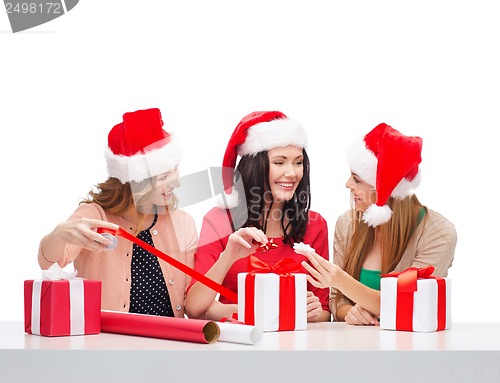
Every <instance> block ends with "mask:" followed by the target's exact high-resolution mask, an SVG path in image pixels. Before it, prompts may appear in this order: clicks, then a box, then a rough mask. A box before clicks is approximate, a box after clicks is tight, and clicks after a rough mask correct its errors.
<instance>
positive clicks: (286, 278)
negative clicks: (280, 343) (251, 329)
mask: <svg viewBox="0 0 500 383" xmlns="http://www.w3.org/2000/svg"><path fill="white" fill-rule="evenodd" d="M301 270H302V267H301V265H300V264H299V263H297V262H295V261H294V260H293V259H290V258H285V259H282V260H280V261H279V262H278V263H276V264H275V265H269V264H267V263H266V262H264V261H262V260H261V259H259V258H257V257H256V256H254V255H250V256H249V257H248V274H247V276H246V278H245V318H244V321H245V324H248V325H255V278H256V276H257V274H263V273H275V274H278V275H279V276H280V279H279V280H280V287H279V325H278V331H285V330H294V329H295V276H294V275H293V274H291V273H297V272H300V271H301Z"/></svg>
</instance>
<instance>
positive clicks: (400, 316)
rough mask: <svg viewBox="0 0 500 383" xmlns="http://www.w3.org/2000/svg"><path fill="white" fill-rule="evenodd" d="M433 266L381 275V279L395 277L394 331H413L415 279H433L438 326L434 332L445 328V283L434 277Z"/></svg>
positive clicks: (411, 268)
mask: <svg viewBox="0 0 500 383" xmlns="http://www.w3.org/2000/svg"><path fill="white" fill-rule="evenodd" d="M433 272H434V267H433V266H430V265H429V266H426V267H421V268H417V267H410V268H408V269H406V270H403V271H400V272H392V273H389V274H382V275H381V276H382V277H396V278H398V282H397V297H396V330H402V331H413V299H414V294H415V291H417V279H435V280H436V281H437V284H438V297H437V301H438V325H437V329H436V331H440V330H444V329H445V328H446V283H445V280H444V279H443V278H441V277H434V276H432V273H433Z"/></svg>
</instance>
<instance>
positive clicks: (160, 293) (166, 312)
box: [130, 215, 174, 317]
mask: <svg viewBox="0 0 500 383" xmlns="http://www.w3.org/2000/svg"><path fill="white" fill-rule="evenodd" d="M157 219H158V215H156V216H155V219H154V221H153V223H152V224H151V226H150V227H149V228H147V229H146V230H143V231H141V232H140V233H139V235H138V236H137V238H139V239H141V240H143V241H144V242H146V243H148V244H150V245H151V246H154V245H153V238H152V237H151V232H150V229H151V228H152V227H153V226H154V225H155V224H156V221H157ZM131 267H132V287H131V288H130V312H131V313H140V314H150V315H162V316H168V317H173V316H174V312H173V310H172V304H171V303H170V297H169V295H168V290H167V286H166V285H165V278H163V273H162V271H161V268H160V264H159V263H158V258H156V256H154V255H153V254H151V253H150V252H149V251H147V250H144V249H143V248H142V247H140V246H138V245H136V244H134V246H133V249H132V266H131Z"/></svg>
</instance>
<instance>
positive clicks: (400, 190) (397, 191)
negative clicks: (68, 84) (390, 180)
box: [391, 169, 422, 199]
mask: <svg viewBox="0 0 500 383" xmlns="http://www.w3.org/2000/svg"><path fill="white" fill-rule="evenodd" d="M421 174H422V170H421V169H419V170H418V173H417V175H416V176H415V178H413V179H412V180H411V181H410V180H408V179H406V178H403V179H402V180H401V181H399V183H398V185H397V186H396V187H395V188H394V190H393V191H392V193H391V197H395V198H398V199H404V198H406V197H408V196H410V195H413V194H414V192H413V191H414V190H415V189H416V188H417V187H418V185H419V184H420V178H421Z"/></svg>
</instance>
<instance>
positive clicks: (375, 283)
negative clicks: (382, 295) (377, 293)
mask: <svg viewBox="0 0 500 383" xmlns="http://www.w3.org/2000/svg"><path fill="white" fill-rule="evenodd" d="M359 281H360V282H361V283H362V284H364V285H365V286H368V287H369V288H371V289H375V290H380V270H368V269H365V268H361V272H360V273H359Z"/></svg>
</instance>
